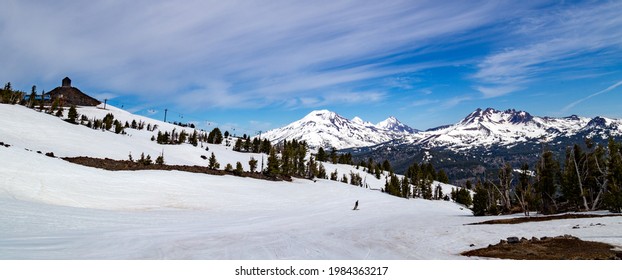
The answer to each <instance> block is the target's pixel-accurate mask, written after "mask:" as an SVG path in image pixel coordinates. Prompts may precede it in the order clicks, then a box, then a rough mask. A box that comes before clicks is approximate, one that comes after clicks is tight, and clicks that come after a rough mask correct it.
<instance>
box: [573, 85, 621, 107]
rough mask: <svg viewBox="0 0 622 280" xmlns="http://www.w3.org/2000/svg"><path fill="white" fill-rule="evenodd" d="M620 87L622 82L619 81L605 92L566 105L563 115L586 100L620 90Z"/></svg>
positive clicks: (604, 90)
mask: <svg viewBox="0 0 622 280" xmlns="http://www.w3.org/2000/svg"><path fill="white" fill-rule="evenodd" d="M619 86H622V81H619V82H617V83H615V84H613V85H611V86H609V87H608V88H606V89H603V90H601V91H599V92H595V93H592V94H590V95H588V96H586V97H584V98H581V99H579V100H576V101H574V102H572V103H570V104H568V105H566V107H564V108H563V109H562V113H565V112H568V111H569V110H570V109H572V108H574V107H575V106H577V105H579V104H580V103H582V102H584V101H586V100H588V99H590V98H593V97H596V96H599V95H601V94H603V93H607V92H610V91H612V90H614V89H616V88H618V87H619Z"/></svg>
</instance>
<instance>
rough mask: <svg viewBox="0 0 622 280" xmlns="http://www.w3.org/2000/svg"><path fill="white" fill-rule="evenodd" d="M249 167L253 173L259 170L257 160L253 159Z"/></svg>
mask: <svg viewBox="0 0 622 280" xmlns="http://www.w3.org/2000/svg"><path fill="white" fill-rule="evenodd" d="M248 165H249V167H250V169H251V172H252V173H254V172H255V170H257V160H256V159H255V158H253V157H251V159H250V160H249V161H248Z"/></svg>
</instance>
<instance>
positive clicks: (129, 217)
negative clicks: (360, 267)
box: [0, 104, 622, 259]
mask: <svg viewBox="0 0 622 280" xmlns="http://www.w3.org/2000/svg"><path fill="white" fill-rule="evenodd" d="M99 110H100V109H96V108H81V109H80V112H81V113H83V114H89V113H90V114H93V115H94V114H96V113H104V112H102V111H99ZM110 110H113V111H114V114H115V117H117V118H121V117H124V118H126V117H127V118H128V119H129V118H136V119H138V118H143V119H144V120H145V121H146V122H148V123H149V122H150V123H152V124H154V123H156V122H157V121H155V120H150V119H148V118H144V117H139V116H134V115H132V114H130V113H127V112H124V111H122V110H119V109H116V108H111V109H110ZM104 115H105V114H104ZM99 116H103V115H99ZM130 121H131V120H130ZM158 125H161V126H162V127H165V125H166V126H168V125H169V124H160V123H158ZM169 128H172V127H169ZM128 132H129V133H130V134H131V136H128V135H117V134H114V133H111V132H102V131H100V130H92V129H90V128H87V127H84V126H79V125H72V124H69V123H66V122H64V121H62V120H60V119H59V118H56V117H53V116H50V115H47V114H44V113H39V112H36V111H34V110H31V109H27V108H25V107H21V106H12V105H4V104H1V105H0V142H4V143H5V144H9V145H10V146H9V147H5V146H0V259H465V257H462V256H460V255H459V253H460V252H462V251H465V250H469V249H472V248H471V247H470V246H469V245H470V244H474V245H475V246H476V247H477V248H479V247H485V246H487V245H488V244H491V243H497V242H498V241H499V239H504V238H507V237H509V236H518V237H531V236H537V237H542V236H557V235H562V234H572V235H575V236H578V237H580V238H582V239H585V240H593V241H602V242H607V243H611V244H614V245H616V246H622V238H621V236H620V232H622V218H620V217H606V218H599V219H598V220H597V221H598V223H600V224H602V225H598V226H594V225H593V224H595V223H596V222H595V220H594V219H573V220H558V221H548V222H538V223H524V224H517V225H477V226H475V225H466V224H468V223H473V222H478V221H482V220H488V219H491V217H474V216H472V214H471V211H469V210H468V209H466V208H464V207H463V206H461V205H458V204H455V203H453V202H446V201H428V200H423V199H403V198H398V197H393V196H390V195H387V194H384V193H382V192H380V191H378V189H379V188H381V187H382V186H383V184H384V179H380V180H377V179H375V178H374V177H373V176H371V175H366V173H363V172H362V170H357V169H355V168H354V167H351V166H345V165H333V164H328V163H326V164H324V165H325V168H326V170H327V172H328V173H330V172H332V171H333V170H335V169H337V170H338V172H339V173H340V175H339V177H340V178H341V174H349V172H360V174H361V176H363V177H364V178H365V179H364V180H365V181H366V183H367V184H369V185H370V189H367V188H361V187H357V186H352V185H347V184H343V183H339V182H334V181H330V180H317V181H315V182H314V181H311V180H303V179H294V181H293V182H271V181H264V180H256V179H249V178H241V177H234V176H214V175H205V174H195V173H186V172H179V171H106V170H101V169H96V168H90V167H84V166H80V165H76V164H72V163H69V162H67V161H64V160H62V159H59V158H51V157H47V156H45V155H43V154H39V153H37V152H36V151H38V150H41V151H42V152H44V153H45V152H54V154H55V155H57V156H79V155H90V156H98V157H109V158H120V159H125V158H126V157H127V152H128V151H132V153H133V154H134V152H137V153H139V152H141V151H143V152H150V153H154V154H152V156H153V155H155V153H158V152H159V151H160V150H161V148H162V146H161V145H157V144H155V143H154V142H151V141H150V140H149V138H150V137H151V135H152V133H153V132H150V133H147V132H146V131H134V130H128ZM165 149H166V152H165V160H167V161H173V162H177V163H180V164H183V163H187V164H193V163H203V162H202V160H201V159H199V160H197V159H195V158H198V157H199V154H202V153H204V150H202V149H200V148H195V147H192V146H191V145H188V144H182V145H179V146H177V147H172V146H171V147H169V146H165ZM212 150H214V151H215V152H218V159H219V161H220V162H221V164H222V162H234V161H237V160H238V159H247V158H248V157H249V156H250V155H249V154H243V153H236V152H233V151H231V150H230V149H228V147H225V146H221V145H211V146H210V151H212ZM256 158H257V157H256ZM246 161H247V160H246ZM203 164H204V163H203ZM436 184H437V183H435V184H434V185H436ZM442 186H443V192H445V193H448V192H450V190H451V187H452V186H451V185H445V184H443V185H442ZM357 200H358V201H359V210H357V211H352V207H353V206H354V202H355V201H357ZM576 225H579V226H580V228H579V229H572V227H573V226H576Z"/></svg>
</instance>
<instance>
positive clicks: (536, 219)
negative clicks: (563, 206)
mask: <svg viewBox="0 0 622 280" xmlns="http://www.w3.org/2000/svg"><path fill="white" fill-rule="evenodd" d="M618 216H622V215H620V214H605V215H595V214H564V215H551V216H537V217H522V218H512V219H499V220H489V221H484V222H479V223H472V224H467V225H498V224H520V223H528V222H542V221H551V220H562V219H581V218H602V217H618Z"/></svg>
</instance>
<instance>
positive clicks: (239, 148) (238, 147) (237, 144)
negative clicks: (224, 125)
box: [233, 138, 244, 152]
mask: <svg viewBox="0 0 622 280" xmlns="http://www.w3.org/2000/svg"><path fill="white" fill-rule="evenodd" d="M243 145H244V143H243V142H242V139H241V138H238V139H237V140H236V141H235V144H234V145H233V150H234V151H236V152H241V151H242V146H243Z"/></svg>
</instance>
